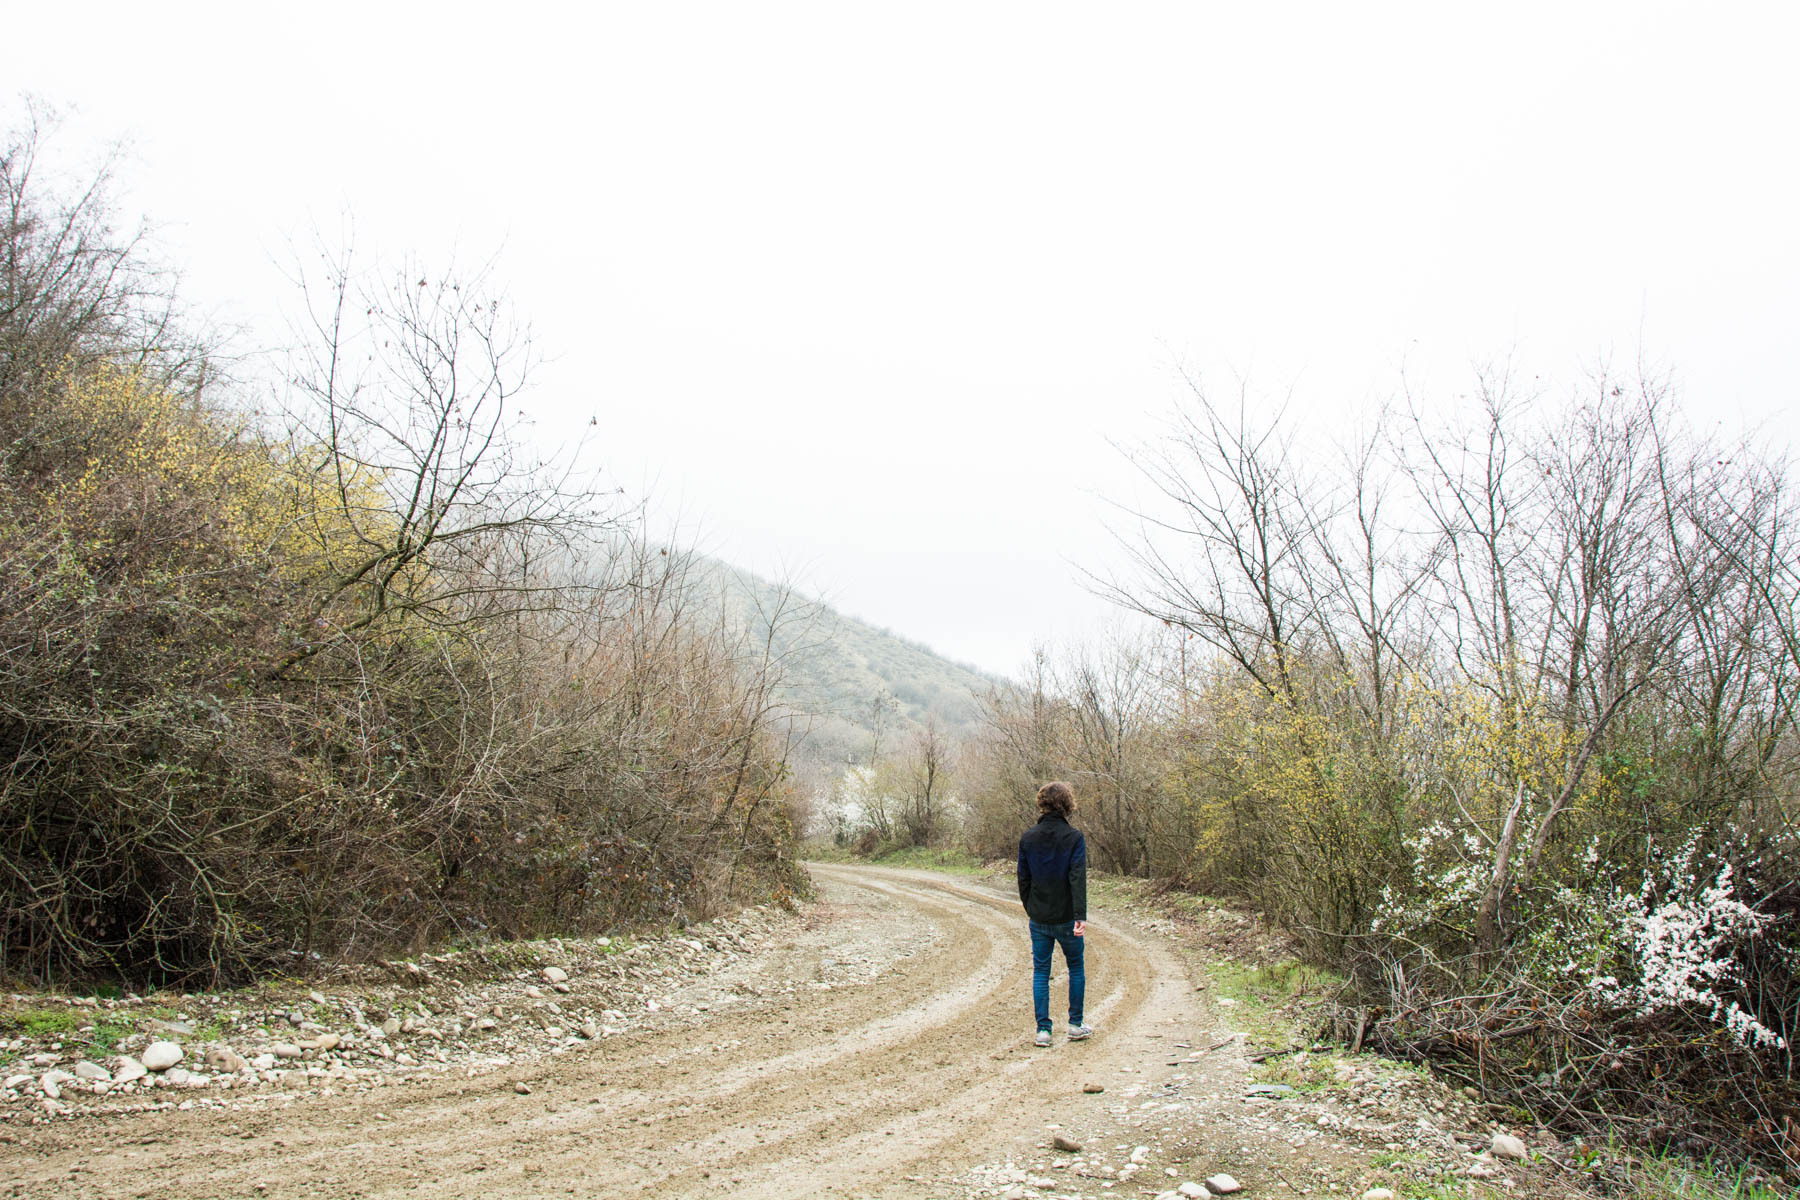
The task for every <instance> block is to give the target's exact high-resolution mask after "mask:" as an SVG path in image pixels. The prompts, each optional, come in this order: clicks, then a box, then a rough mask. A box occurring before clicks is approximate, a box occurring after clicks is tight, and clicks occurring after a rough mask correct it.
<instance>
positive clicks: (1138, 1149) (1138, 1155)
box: [1131, 1146, 1150, 1164]
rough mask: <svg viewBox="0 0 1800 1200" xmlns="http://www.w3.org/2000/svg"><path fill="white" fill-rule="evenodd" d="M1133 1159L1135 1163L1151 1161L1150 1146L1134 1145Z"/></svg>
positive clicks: (1132, 1150)
mask: <svg viewBox="0 0 1800 1200" xmlns="http://www.w3.org/2000/svg"><path fill="white" fill-rule="evenodd" d="M1131 1161H1132V1162H1134V1163H1139V1164H1143V1163H1147V1162H1149V1161H1150V1147H1148V1146H1133V1147H1132V1148H1131Z"/></svg>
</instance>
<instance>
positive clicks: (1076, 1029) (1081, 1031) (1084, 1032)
mask: <svg viewBox="0 0 1800 1200" xmlns="http://www.w3.org/2000/svg"><path fill="white" fill-rule="evenodd" d="M1093 1036H1094V1029H1093V1026H1091V1025H1071V1026H1069V1040H1070V1041H1071V1042H1085V1041H1087V1040H1088V1039H1089V1038H1091V1037H1093Z"/></svg>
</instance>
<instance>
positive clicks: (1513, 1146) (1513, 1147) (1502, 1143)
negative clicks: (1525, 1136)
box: [1491, 1133, 1525, 1158]
mask: <svg viewBox="0 0 1800 1200" xmlns="http://www.w3.org/2000/svg"><path fill="white" fill-rule="evenodd" d="M1491 1149H1492V1150H1493V1154H1494V1157H1495V1158H1524V1157H1525V1143H1524V1142H1522V1141H1520V1140H1519V1139H1518V1138H1516V1137H1514V1136H1512V1134H1510V1133H1496V1134H1495V1135H1494V1144H1493V1146H1492V1147H1491Z"/></svg>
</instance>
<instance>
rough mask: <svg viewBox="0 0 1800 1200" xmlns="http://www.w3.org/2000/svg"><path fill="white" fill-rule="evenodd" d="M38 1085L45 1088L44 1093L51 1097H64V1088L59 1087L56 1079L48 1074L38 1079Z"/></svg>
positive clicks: (55, 1098)
mask: <svg viewBox="0 0 1800 1200" xmlns="http://www.w3.org/2000/svg"><path fill="white" fill-rule="evenodd" d="M38 1086H39V1087H41V1088H43V1089H44V1095H46V1096H48V1097H50V1099H52V1100H61V1099H62V1088H61V1087H59V1086H58V1085H57V1082H56V1080H54V1079H52V1078H50V1076H48V1075H46V1076H44V1077H43V1078H42V1079H40V1080H38Z"/></svg>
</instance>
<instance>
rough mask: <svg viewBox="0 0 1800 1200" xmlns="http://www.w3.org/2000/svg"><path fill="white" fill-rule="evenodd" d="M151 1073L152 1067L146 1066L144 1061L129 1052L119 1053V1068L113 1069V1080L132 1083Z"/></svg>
mask: <svg viewBox="0 0 1800 1200" xmlns="http://www.w3.org/2000/svg"><path fill="white" fill-rule="evenodd" d="M149 1073H150V1068H148V1067H146V1066H145V1065H144V1064H143V1063H141V1062H139V1061H138V1060H137V1059H135V1058H133V1057H131V1055H129V1054H121V1055H119V1065H118V1068H117V1069H116V1070H114V1071H113V1082H114V1083H130V1082H131V1081H132V1080H134V1079H142V1078H143V1077H144V1076H146V1075H148V1074H149Z"/></svg>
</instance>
